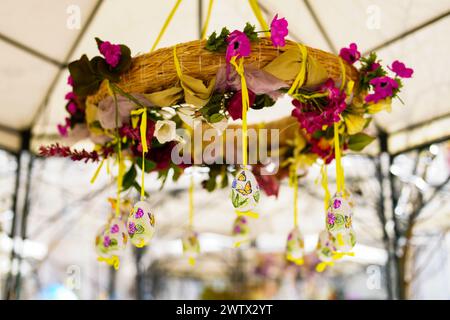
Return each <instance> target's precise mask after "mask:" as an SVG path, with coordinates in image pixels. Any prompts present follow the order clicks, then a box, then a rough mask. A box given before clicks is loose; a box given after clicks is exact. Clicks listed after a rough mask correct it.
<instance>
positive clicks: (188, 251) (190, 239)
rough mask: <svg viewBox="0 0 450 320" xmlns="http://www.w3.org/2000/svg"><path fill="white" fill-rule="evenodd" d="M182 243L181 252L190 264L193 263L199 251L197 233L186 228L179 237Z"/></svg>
mask: <svg viewBox="0 0 450 320" xmlns="http://www.w3.org/2000/svg"><path fill="white" fill-rule="evenodd" d="M181 242H182V244H183V253H184V255H185V256H187V257H188V259H189V264H190V265H192V266H193V265H195V259H196V258H197V256H198V255H199V253H200V241H199V240H198V234H197V232H195V231H194V230H188V231H187V232H186V233H185V235H184V236H183V238H182V239H181Z"/></svg>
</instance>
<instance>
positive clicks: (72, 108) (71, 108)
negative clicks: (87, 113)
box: [67, 102, 78, 115]
mask: <svg viewBox="0 0 450 320" xmlns="http://www.w3.org/2000/svg"><path fill="white" fill-rule="evenodd" d="M77 109H78V108H77V105H76V103H74V102H69V104H68V105H67V111H68V112H69V113H70V114H71V115H74V114H75V113H76V112H77Z"/></svg>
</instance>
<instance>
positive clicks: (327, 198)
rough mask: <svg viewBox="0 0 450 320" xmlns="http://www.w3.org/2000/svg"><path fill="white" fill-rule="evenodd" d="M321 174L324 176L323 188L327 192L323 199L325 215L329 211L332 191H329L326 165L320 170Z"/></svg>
mask: <svg viewBox="0 0 450 320" xmlns="http://www.w3.org/2000/svg"><path fill="white" fill-rule="evenodd" d="M320 173H321V174H322V188H323V190H324V191H325V196H324V198H323V205H324V210H325V213H326V211H327V209H328V203H329V202H330V190H329V189H328V173H327V165H326V164H325V163H324V164H322V166H321V168H320Z"/></svg>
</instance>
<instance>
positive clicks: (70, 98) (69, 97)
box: [65, 91, 77, 100]
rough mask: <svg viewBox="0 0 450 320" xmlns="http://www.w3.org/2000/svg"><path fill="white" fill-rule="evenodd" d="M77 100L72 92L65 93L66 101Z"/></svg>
mask: <svg viewBox="0 0 450 320" xmlns="http://www.w3.org/2000/svg"><path fill="white" fill-rule="evenodd" d="M76 98H77V96H76V95H75V93H74V92H72V91H71V92H67V93H66V96H65V99H66V100H75V99H76Z"/></svg>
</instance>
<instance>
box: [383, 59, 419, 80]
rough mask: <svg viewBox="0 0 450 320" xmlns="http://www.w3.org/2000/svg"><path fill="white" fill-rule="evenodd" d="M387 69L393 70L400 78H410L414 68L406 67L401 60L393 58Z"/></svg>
mask: <svg viewBox="0 0 450 320" xmlns="http://www.w3.org/2000/svg"><path fill="white" fill-rule="evenodd" d="M388 68H389V70H391V71H392V72H394V73H395V74H396V75H397V76H399V77H400V78H411V77H412V74H413V73H414V70H413V69H412V68H407V67H406V66H405V64H404V63H403V62H400V61H398V60H395V61H394V62H393V63H392V66H391V67H388Z"/></svg>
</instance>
